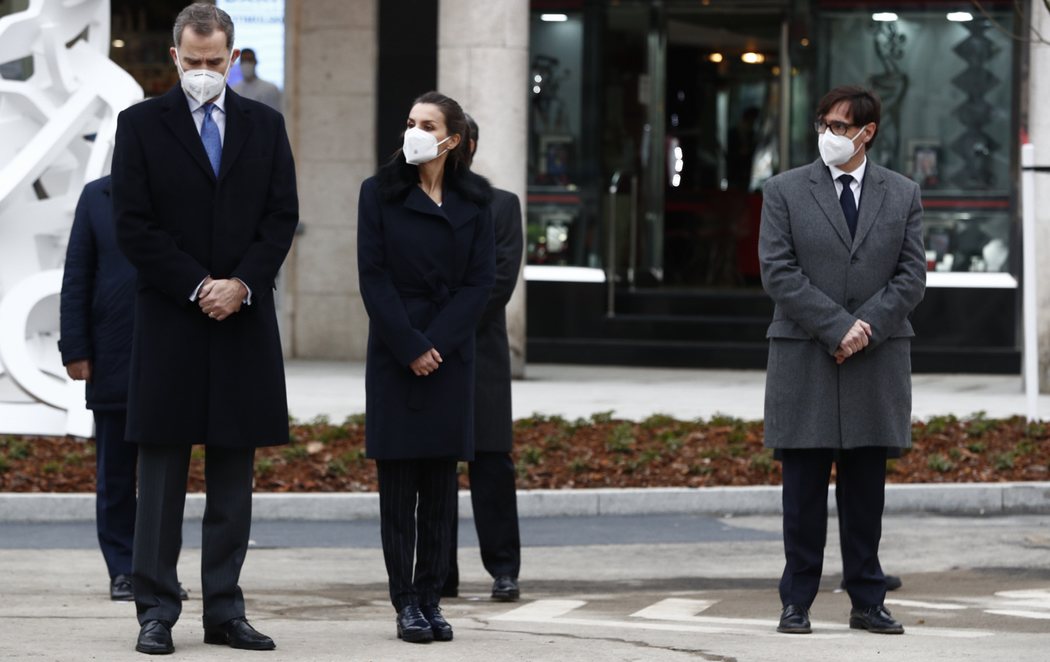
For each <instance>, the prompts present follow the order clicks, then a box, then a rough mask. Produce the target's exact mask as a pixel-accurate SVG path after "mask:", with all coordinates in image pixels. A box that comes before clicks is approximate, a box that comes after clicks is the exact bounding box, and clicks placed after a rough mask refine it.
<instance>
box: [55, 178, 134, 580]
mask: <svg viewBox="0 0 1050 662" xmlns="http://www.w3.org/2000/svg"><path fill="white" fill-rule="evenodd" d="M134 312H135V268H134V267H132V266H131V264H130V263H129V262H128V260H127V258H125V257H124V254H123V253H121V252H120V249H119V248H117V238H116V231H115V230H114V228H113V200H112V198H111V197H110V178H109V176H108V175H107V176H105V177H103V178H101V179H96V180H95V181H93V182H89V183H88V184H87V185H86V186H85V187H84V190H83V192H82V193H81V194H80V200H79V201H78V202H77V209H76V212H75V214H74V215H73V228H72V230H71V231H70V234H69V245H68V246H67V247H66V263H65V268H64V270H63V274H62V297H61V304H60V313H61V316H60V320H61V339H60V340H59V341H58V347H59V351H60V352H61V353H62V364H63V365H64V366H66V372H67V373H68V374H69V377H70V378H71V379H75V380H78V381H79V380H84V381H86V382H87V385H86V387H85V395H86V397H87V407H88V409H90V410H91V411H92V413H93V414H94V418H95V528H96V529H97V531H98V542H99V547H101V549H102V557H103V558H104V559H105V561H106V568H107V569H108V570H109V581H110V585H109V597H110V599H112V600H132V599H134V595H133V594H132V589H131V545H132V540H133V538H134V536H135V463H136V458H137V457H138V454H137V452H136V447H135V445H134V444H126V443H124V428H125V427H126V424H127V400H128V362H129V360H130V358H131V325H132V316H133V315H134Z"/></svg>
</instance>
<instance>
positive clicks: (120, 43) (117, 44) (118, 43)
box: [113, 39, 124, 48]
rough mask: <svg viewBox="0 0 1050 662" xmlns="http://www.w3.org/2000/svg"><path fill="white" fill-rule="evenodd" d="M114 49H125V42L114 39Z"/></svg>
mask: <svg viewBox="0 0 1050 662" xmlns="http://www.w3.org/2000/svg"><path fill="white" fill-rule="evenodd" d="M113 48H124V40H123V39H114V40H113Z"/></svg>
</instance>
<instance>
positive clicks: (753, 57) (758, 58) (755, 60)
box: [740, 51, 766, 64]
mask: <svg viewBox="0 0 1050 662" xmlns="http://www.w3.org/2000/svg"><path fill="white" fill-rule="evenodd" d="M740 59H741V60H742V61H743V62H746V63H747V64H762V63H763V62H765V61H766V56H765V55H762V54H761V53H752V52H750V51H748V52H747V53H744V54H743V55H741V56H740Z"/></svg>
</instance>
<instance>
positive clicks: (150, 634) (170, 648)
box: [135, 621, 175, 655]
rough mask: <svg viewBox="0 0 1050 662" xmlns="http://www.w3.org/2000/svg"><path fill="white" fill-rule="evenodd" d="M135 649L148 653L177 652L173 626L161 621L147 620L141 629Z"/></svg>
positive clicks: (163, 653) (165, 653) (168, 653)
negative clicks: (172, 632)
mask: <svg viewBox="0 0 1050 662" xmlns="http://www.w3.org/2000/svg"><path fill="white" fill-rule="evenodd" d="M135 650H137V651H138V652H140V653H145V654H147V655H171V654H172V653H174V652H175V644H174V643H172V641H171V628H170V627H168V626H167V625H165V624H164V623H161V622H160V621H146V622H145V623H143V624H142V628H141V629H140V630H139V638H138V641H136V642H135Z"/></svg>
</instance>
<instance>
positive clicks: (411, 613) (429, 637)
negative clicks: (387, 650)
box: [397, 605, 434, 644]
mask: <svg viewBox="0 0 1050 662" xmlns="http://www.w3.org/2000/svg"><path fill="white" fill-rule="evenodd" d="M397 638H398V639H403V640H405V641H407V642H410V643H413V644H425V643H429V642H431V641H434V629H433V628H432V627H430V621H428V620H427V619H426V617H425V616H423V612H422V611H420V610H419V607H418V606H416V605H405V606H404V607H402V608H401V611H399V612H398V613H397Z"/></svg>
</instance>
